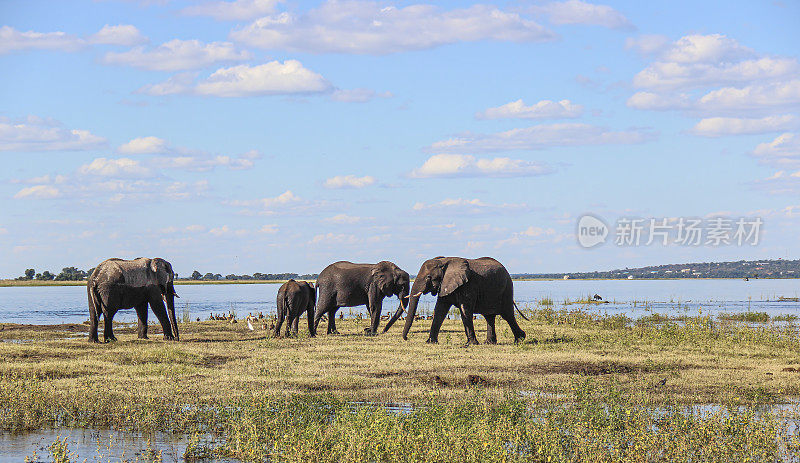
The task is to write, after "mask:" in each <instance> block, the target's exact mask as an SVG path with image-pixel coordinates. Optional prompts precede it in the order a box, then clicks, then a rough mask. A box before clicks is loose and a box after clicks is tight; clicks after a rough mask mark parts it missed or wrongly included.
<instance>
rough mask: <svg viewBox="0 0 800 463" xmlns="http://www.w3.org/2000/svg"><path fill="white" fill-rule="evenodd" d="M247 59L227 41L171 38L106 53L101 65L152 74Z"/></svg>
mask: <svg viewBox="0 0 800 463" xmlns="http://www.w3.org/2000/svg"><path fill="white" fill-rule="evenodd" d="M251 57H252V55H251V54H250V53H249V52H247V51H237V50H236V48H235V47H234V45H233V44H232V43H230V42H212V43H203V42H201V41H199V40H177V39H175V40H170V41H169V42H166V43H162V44H161V45H159V46H157V47H155V48H150V49H146V48H145V47H136V48H134V49H132V50H128V51H124V52H109V53H106V55H105V56H104V57H103V62H104V63H105V64H119V65H125V66H133V67H138V68H142V69H149V70H155V71H183V70H187V69H197V68H202V67H206V66H210V65H212V64H215V63H219V62H230V61H243V60H246V59H250V58H251Z"/></svg>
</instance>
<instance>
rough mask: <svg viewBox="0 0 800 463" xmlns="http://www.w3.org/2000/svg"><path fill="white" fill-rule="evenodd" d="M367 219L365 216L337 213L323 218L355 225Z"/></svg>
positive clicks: (337, 222)
mask: <svg viewBox="0 0 800 463" xmlns="http://www.w3.org/2000/svg"><path fill="white" fill-rule="evenodd" d="M365 220H367V219H366V218H364V217H356V216H352V215H347V214H336V215H334V216H332V217H327V218H325V219H323V222H327V223H333V224H337V225H354V224H357V223H361V222H364V221H365Z"/></svg>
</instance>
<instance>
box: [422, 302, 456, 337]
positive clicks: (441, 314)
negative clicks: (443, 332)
mask: <svg viewBox="0 0 800 463" xmlns="http://www.w3.org/2000/svg"><path fill="white" fill-rule="evenodd" d="M448 311H450V304H449V303H447V302H444V301H442V300H441V299H437V300H436V306H434V308H433V322H432V323H431V331H430V332H429V333H428V340H427V341H426V342H430V343H438V342H439V330H440V329H441V328H442V323H443V322H444V318H445V317H446V316H447V312H448Z"/></svg>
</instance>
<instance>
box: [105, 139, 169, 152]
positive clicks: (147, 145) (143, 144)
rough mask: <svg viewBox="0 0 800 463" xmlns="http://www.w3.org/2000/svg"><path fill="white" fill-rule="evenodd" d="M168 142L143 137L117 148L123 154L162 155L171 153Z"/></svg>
mask: <svg viewBox="0 0 800 463" xmlns="http://www.w3.org/2000/svg"><path fill="white" fill-rule="evenodd" d="M170 149H171V148H170V147H169V144H168V143H167V141H166V140H164V139H162V138H158V137H141V138H134V139H133V140H131V141H129V142H128V143H125V144H124V145H121V146H120V147H119V148H117V151H119V152H120V153H122V154H161V153H168V152H169V151H170Z"/></svg>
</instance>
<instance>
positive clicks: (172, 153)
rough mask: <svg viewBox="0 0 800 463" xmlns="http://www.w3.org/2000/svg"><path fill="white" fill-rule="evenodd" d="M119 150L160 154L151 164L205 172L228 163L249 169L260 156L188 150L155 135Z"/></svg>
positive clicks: (124, 145)
mask: <svg viewBox="0 0 800 463" xmlns="http://www.w3.org/2000/svg"><path fill="white" fill-rule="evenodd" d="M117 151H118V152H120V153H122V154H162V155H165V156H159V157H156V158H154V159H153V160H152V161H151V162H150V164H152V165H154V166H156V167H159V168H162V169H182V170H188V171H195V172H205V171H209V170H212V169H214V168H215V167H228V168H229V169H231V170H243V169H250V168H252V167H253V166H254V165H255V161H256V160H258V159H261V154H260V153H259V152H258V151H256V150H251V151H248V152H246V153H244V154H242V155H240V156H228V155H220V154H210V153H206V152H203V151H199V150H191V149H188V148H182V147H178V146H172V145H171V144H169V143H168V142H167V141H166V140H164V139H162V138H158V137H152V136H151V137H140V138H134V139H133V140H131V141H129V142H128V143H125V144H123V145H121V146H120V147H119V148H117Z"/></svg>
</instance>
